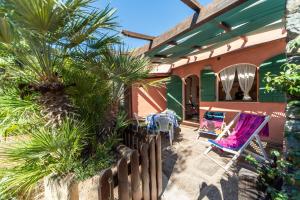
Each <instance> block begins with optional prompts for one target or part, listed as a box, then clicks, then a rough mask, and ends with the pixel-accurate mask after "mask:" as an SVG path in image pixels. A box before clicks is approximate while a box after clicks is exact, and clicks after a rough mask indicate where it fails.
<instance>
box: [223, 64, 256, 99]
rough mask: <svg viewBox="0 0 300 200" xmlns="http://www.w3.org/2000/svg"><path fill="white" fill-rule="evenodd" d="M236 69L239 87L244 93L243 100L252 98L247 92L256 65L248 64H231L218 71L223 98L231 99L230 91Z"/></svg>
mask: <svg viewBox="0 0 300 200" xmlns="http://www.w3.org/2000/svg"><path fill="white" fill-rule="evenodd" d="M236 71H237V75H238V80H239V84H240V87H241V89H242V91H243V93H244V97H243V100H252V98H251V97H250V95H249V92H250V90H251V88H252V85H253V82H254V77H255V72H256V67H255V66H254V65H250V64H237V65H233V66H231V67H228V68H226V69H224V70H223V71H221V72H220V78H221V82H222V86H223V89H224V91H225V94H226V97H225V99H226V100H232V97H231V94H230V91H231V89H232V85H233V82H234V79H235V72H236Z"/></svg>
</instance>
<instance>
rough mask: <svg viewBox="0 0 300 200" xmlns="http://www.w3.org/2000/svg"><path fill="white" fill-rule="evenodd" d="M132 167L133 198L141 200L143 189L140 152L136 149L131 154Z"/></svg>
mask: <svg viewBox="0 0 300 200" xmlns="http://www.w3.org/2000/svg"><path fill="white" fill-rule="evenodd" d="M130 167H131V192H132V199H133V200H141V199H142V191H141V187H140V171H139V154H138V152H137V150H134V151H133V152H132V153H131V155H130Z"/></svg>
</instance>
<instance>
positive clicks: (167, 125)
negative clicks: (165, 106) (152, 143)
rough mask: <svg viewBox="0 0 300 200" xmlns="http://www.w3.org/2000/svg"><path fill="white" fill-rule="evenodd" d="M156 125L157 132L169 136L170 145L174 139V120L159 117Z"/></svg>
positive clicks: (164, 116)
mask: <svg viewBox="0 0 300 200" xmlns="http://www.w3.org/2000/svg"><path fill="white" fill-rule="evenodd" d="M155 124H156V126H157V129H156V132H157V133H159V132H167V133H168V134H169V139H170V145H171V146H172V141H173V139H174V126H173V122H172V120H171V119H170V118H169V117H168V116H167V115H164V114H161V115H159V116H158V117H156V118H155Z"/></svg>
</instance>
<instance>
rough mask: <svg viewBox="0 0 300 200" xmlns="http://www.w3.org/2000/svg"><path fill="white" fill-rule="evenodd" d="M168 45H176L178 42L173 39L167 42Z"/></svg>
mask: <svg viewBox="0 0 300 200" xmlns="http://www.w3.org/2000/svg"><path fill="white" fill-rule="evenodd" d="M167 44H168V45H173V46H176V45H178V43H177V42H176V41H175V40H171V41H170V42H168V43H167Z"/></svg>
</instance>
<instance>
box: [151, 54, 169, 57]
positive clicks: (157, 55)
mask: <svg viewBox="0 0 300 200" xmlns="http://www.w3.org/2000/svg"><path fill="white" fill-rule="evenodd" d="M154 57H155V58H167V57H168V56H166V55H162V54H156V55H154Z"/></svg>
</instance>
